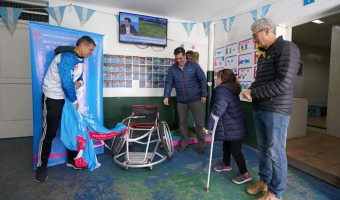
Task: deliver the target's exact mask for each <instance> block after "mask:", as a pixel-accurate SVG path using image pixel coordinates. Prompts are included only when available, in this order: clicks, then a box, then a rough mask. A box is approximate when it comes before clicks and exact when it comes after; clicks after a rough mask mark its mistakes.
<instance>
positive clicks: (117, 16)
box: [114, 15, 119, 23]
mask: <svg viewBox="0 0 340 200" xmlns="http://www.w3.org/2000/svg"><path fill="white" fill-rule="evenodd" d="M114 16H115V18H116V20H117V21H118V23H119V15H114Z"/></svg>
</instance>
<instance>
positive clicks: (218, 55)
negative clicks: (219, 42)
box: [214, 38, 258, 89]
mask: <svg viewBox="0 0 340 200" xmlns="http://www.w3.org/2000/svg"><path fill="white" fill-rule="evenodd" d="M214 57H215V60H214V72H215V73H214V79H215V81H216V76H217V72H218V71H220V70H222V69H227V68H228V69H231V70H233V72H234V73H235V74H236V75H237V78H238V80H239V82H240V84H241V87H242V89H247V88H248V87H249V86H250V84H251V83H252V82H254V80H255V76H256V65H257V58H258V51H257V49H256V45H255V43H254V42H253V39H252V38H247V39H243V40H239V41H233V42H229V43H227V44H226V45H224V46H220V47H218V48H216V49H215V56H214ZM215 85H216V84H215Z"/></svg>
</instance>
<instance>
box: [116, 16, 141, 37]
mask: <svg viewBox="0 0 340 200" xmlns="http://www.w3.org/2000/svg"><path fill="white" fill-rule="evenodd" d="M119 33H120V34H124V35H138V32H137V30H136V28H135V27H134V26H133V25H131V19H130V18H128V17H125V18H124V24H122V25H120V28H119Z"/></svg>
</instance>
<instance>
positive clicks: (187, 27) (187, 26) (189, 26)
mask: <svg viewBox="0 0 340 200" xmlns="http://www.w3.org/2000/svg"><path fill="white" fill-rule="evenodd" d="M182 24H183V26H184V29H185V31H186V32H187V34H188V37H190V33H191V31H192V28H193V27H194V24H195V23H187V22H183V23H182Z"/></svg>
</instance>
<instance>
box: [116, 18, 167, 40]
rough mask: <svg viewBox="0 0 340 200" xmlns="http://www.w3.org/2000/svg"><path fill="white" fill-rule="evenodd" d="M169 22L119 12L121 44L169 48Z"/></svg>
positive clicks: (162, 19) (163, 19)
mask: <svg viewBox="0 0 340 200" xmlns="http://www.w3.org/2000/svg"><path fill="white" fill-rule="evenodd" d="M167 30H168V20H167V19H165V18H159V17H152V16H145V15H139V14H132V13H126V12H119V42H120V43H130V44H144V45H151V46H161V47H166V46H167Z"/></svg>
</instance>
